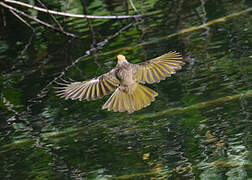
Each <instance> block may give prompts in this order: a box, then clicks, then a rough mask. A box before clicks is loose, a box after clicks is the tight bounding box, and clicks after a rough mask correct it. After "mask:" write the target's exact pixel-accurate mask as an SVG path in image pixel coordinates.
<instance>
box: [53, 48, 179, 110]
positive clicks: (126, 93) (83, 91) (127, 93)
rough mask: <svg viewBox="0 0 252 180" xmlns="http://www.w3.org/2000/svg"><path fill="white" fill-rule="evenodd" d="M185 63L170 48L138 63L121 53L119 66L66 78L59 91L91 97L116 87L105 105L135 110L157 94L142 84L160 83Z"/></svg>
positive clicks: (74, 96)
mask: <svg viewBox="0 0 252 180" xmlns="http://www.w3.org/2000/svg"><path fill="white" fill-rule="evenodd" d="M183 65H184V60H183V58H182V56H181V55H180V54H179V53H177V52H169V53H166V54H164V55H162V56H159V57H156V58H154V59H151V60H149V61H146V62H143V63H138V64H132V63H129V62H128V61H127V60H126V58H125V56H123V55H118V56H117V65H116V67H115V68H113V69H112V70H111V71H109V72H108V73H105V74H103V75H101V76H99V77H96V78H93V79H91V80H87V81H83V82H66V83H64V84H62V86H61V87H59V90H58V91H57V93H58V95H59V96H61V97H63V98H65V99H72V100H74V99H79V100H88V101H89V100H96V99H99V98H102V97H103V96H106V95H109V94H110V93H111V92H112V91H114V93H113V94H112V95H111V96H110V98H109V99H108V100H107V101H106V102H105V104H104V105H103V106H102V109H107V110H109V111H115V112H124V111H128V112H129V113H132V112H134V111H137V110H140V109H142V108H144V107H146V106H148V105H150V103H151V102H152V101H154V100H155V97H156V96H157V95H158V94H157V93H156V92H155V91H153V90H152V89H150V88H148V87H146V86H143V85H141V84H144V83H150V84H152V83H155V82H157V83H158V82H160V81H161V80H164V79H165V78H167V77H170V76H171V74H174V73H175V72H176V70H178V69H181V67H182V66H183Z"/></svg>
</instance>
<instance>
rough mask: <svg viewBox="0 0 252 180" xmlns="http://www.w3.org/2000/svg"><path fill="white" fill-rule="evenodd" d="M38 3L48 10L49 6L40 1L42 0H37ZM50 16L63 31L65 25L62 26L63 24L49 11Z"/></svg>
mask: <svg viewBox="0 0 252 180" xmlns="http://www.w3.org/2000/svg"><path fill="white" fill-rule="evenodd" d="M37 1H38V3H39V4H40V5H41V6H43V7H44V8H45V9H47V10H48V8H47V7H46V6H45V5H44V4H43V3H42V2H41V1H40V0H37ZM49 16H50V17H51V18H52V19H53V21H54V22H55V23H56V24H57V25H58V27H59V28H60V29H61V31H64V29H63V27H62V26H61V24H60V23H59V21H58V20H57V19H56V18H55V17H54V16H53V15H52V14H50V13H49Z"/></svg>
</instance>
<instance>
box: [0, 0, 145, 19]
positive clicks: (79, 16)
mask: <svg viewBox="0 0 252 180" xmlns="http://www.w3.org/2000/svg"><path fill="white" fill-rule="evenodd" d="M4 2H7V3H12V4H17V5H20V6H23V7H27V8H31V9H34V10H37V11H41V12H45V13H48V14H54V15H59V16H68V17H76V18H88V19H126V18H138V17H141V16H143V15H126V16H92V15H83V14H71V13H63V12H58V11H53V10H48V9H44V8H40V7H37V6H32V5H30V4H26V3H23V2H19V1H13V0H4Z"/></svg>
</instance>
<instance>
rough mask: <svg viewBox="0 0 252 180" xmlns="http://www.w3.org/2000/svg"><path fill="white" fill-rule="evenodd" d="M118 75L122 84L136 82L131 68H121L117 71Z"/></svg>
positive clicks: (127, 84) (126, 84)
mask: <svg viewBox="0 0 252 180" xmlns="http://www.w3.org/2000/svg"><path fill="white" fill-rule="evenodd" d="M116 76H117V78H118V79H119V80H120V85H122V86H129V85H131V84H134V83H135V81H134V79H133V71H132V69H131V68H123V67H122V68H119V69H118V71H117V72H116Z"/></svg>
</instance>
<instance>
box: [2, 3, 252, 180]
mask: <svg viewBox="0 0 252 180" xmlns="http://www.w3.org/2000/svg"><path fill="white" fill-rule="evenodd" d="M133 2H134V4H135V6H136V8H137V10H138V13H143V14H145V16H144V17H143V18H141V19H139V20H138V21H135V20H134V19H124V20H91V21H90V22H89V25H88V21H87V20H85V19H74V18H62V17H57V19H58V21H59V22H61V23H62V24H63V25H64V28H65V30H66V31H68V32H71V33H74V34H76V35H78V36H79V37H80V38H70V37H67V36H65V35H63V34H60V33H58V32H54V31H51V30H48V29H47V28H45V27H41V26H40V25H39V24H36V23H32V25H33V27H34V29H35V34H33V35H32V31H31V30H30V29H29V28H27V26H25V25H24V24H22V22H20V21H19V20H18V19H16V17H15V16H13V15H11V14H10V13H9V12H7V11H6V12H4V15H2V16H4V17H5V18H6V19H5V20H6V26H2V27H3V28H2V31H1V41H0V52H1V55H0V65H1V66H0V69H1V75H0V86H1V102H0V110H1V112H0V119H1V120H0V159H1V160H0V177H1V178H2V179H151V178H152V179H228V180H233V179H250V178H252V151H251V150H252V139H251V137H252V134H251V132H252V127H251V113H252V83H251V82H252V16H251V12H252V9H251V7H252V6H251V5H252V4H251V2H250V1H248V0H247V1H245V0H242V1H232V0H220V1H218V2H217V1H206V0H195V1H183V0H173V1H167V0H160V1H157V0H153V1H141V0H139V1H136V2H135V1H133ZM44 3H45V4H46V5H47V6H48V7H49V8H50V9H54V10H58V11H66V12H71V13H76V14H77V13H79V14H81V13H82V12H83V11H82V6H81V4H80V3H79V2H78V1H75V2H70V1H69V4H68V3H65V2H64V1H50V2H49V1H48V2H44ZM87 11H88V13H89V14H92V15H125V14H136V12H135V11H134V10H133V8H132V7H131V6H130V4H129V2H128V1H115V2H112V1H111V2H108V1H104V2H103V1H98V0H95V1H87ZM27 12H29V11H27ZM30 13H35V14H34V15H35V16H37V17H39V18H42V19H44V20H45V21H47V22H51V23H53V21H52V20H51V19H50V18H49V17H48V16H46V15H44V14H41V13H38V14H36V12H35V11H32V12H30ZM28 22H29V21H28ZM90 26H91V29H92V31H91V30H90V28H89V27H90ZM125 26H126V27H127V28H125ZM122 28H124V30H123V31H120V29H122ZM119 31H120V33H119V34H116V33H117V32H119ZM111 37H113V38H111ZM105 39H107V40H108V41H104V40H105ZM99 42H103V44H102V46H99V48H97V49H96V50H95V51H92V50H91V51H90V49H91V48H93V47H97V43H99ZM168 51H178V52H181V53H182V54H183V56H184V57H185V59H186V61H187V63H186V65H185V66H184V67H183V69H182V70H180V71H178V72H177V73H176V74H175V75H173V76H172V77H171V78H169V79H167V80H165V81H162V82H160V83H159V84H153V85H147V86H148V87H150V88H152V89H154V90H155V91H157V92H158V93H159V96H158V97H157V98H156V101H155V102H153V103H152V104H151V105H150V106H148V107H147V108H144V109H142V110H140V111H138V112H135V113H133V114H127V113H113V112H107V111H104V110H101V107H102V105H103V104H104V103H105V101H106V100H107V99H108V97H105V98H103V99H101V100H97V101H92V102H91V101H90V102H85V101H82V102H80V101H70V100H63V99H60V98H58V97H56V96H55V90H54V89H53V87H55V86H56V84H55V83H52V81H53V80H54V79H57V78H59V77H62V78H64V79H68V78H71V79H74V80H76V81H81V80H86V79H89V78H92V77H94V76H98V75H101V74H102V73H105V72H107V71H108V70H110V69H111V68H113V67H114V66H115V64H116V55H117V54H119V53H120V54H124V55H125V56H126V57H127V59H128V60H129V61H130V62H133V63H138V62H142V61H146V60H148V59H151V58H154V57H156V56H159V55H162V54H164V53H166V52H168ZM89 53H90V54H89ZM80 57H81V58H80ZM74 62H75V63H74Z"/></svg>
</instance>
